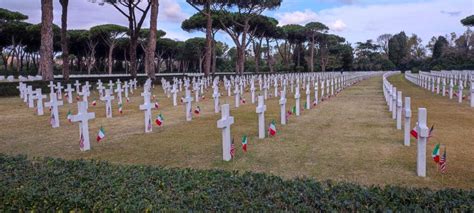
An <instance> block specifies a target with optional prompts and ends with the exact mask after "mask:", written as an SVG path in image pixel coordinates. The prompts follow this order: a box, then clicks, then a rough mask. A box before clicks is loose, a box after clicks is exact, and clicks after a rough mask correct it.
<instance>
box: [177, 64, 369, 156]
mask: <svg viewBox="0 0 474 213" xmlns="http://www.w3.org/2000/svg"><path fill="white" fill-rule="evenodd" d="M376 74H377V73H371V74H367V73H366V74H363V75H358V76H355V77H352V78H349V79H351V82H350V84H353V83H355V82H357V81H360V80H363V79H366V78H368V77H371V76H373V75H376ZM224 80H225V78H224ZM224 85H226V84H224ZM214 88H217V86H216V81H214ZM226 89H227V88H226ZM235 90H236V91H237V90H238V89H237V88H236V89H235ZM306 90H307V91H308V90H309V86H307V89H306ZM299 91H300V89H299V85H297V86H296V91H295V99H296V100H297V102H298V99H299ZM214 94H216V95H215V96H216V97H217V98H218V90H217V89H214ZM236 94H239V93H238V92H236ZM186 97H187V98H186V99H192V98H191V97H190V96H189V94H187V95H186ZM185 102H186V103H189V102H190V101H189V102H188V100H185ZM264 102H265V97H264V96H262V95H259V96H258V104H257V107H256V113H257V116H258V138H259V139H263V138H265V111H266V109H267V107H266V105H265V103H264ZM279 103H280V105H281V106H282V107H281V109H282V110H281V118H282V120H281V122H282V124H285V123H286V111H285V105H286V90H285V89H283V90H281V92H280V102H279ZM187 109H188V107H187ZM186 111H187V110H186ZM215 111H216V112H217V111H218V110H216V109H215ZM220 111H221V113H222V117H221V119H219V120H218V121H217V128H220V129H222V158H223V160H224V161H230V160H231V159H232V156H231V153H230V150H231V143H232V140H231V138H232V136H231V130H230V127H231V125H232V124H233V123H234V117H232V116H230V105H229V104H223V105H221V110H220Z"/></svg>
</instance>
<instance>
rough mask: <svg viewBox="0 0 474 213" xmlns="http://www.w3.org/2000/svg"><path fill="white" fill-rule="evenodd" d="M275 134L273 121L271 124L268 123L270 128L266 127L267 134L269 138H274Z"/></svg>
mask: <svg viewBox="0 0 474 213" xmlns="http://www.w3.org/2000/svg"><path fill="white" fill-rule="evenodd" d="M276 133H277V130H276V125H275V121H274V120H272V122H271V123H270V127H268V134H269V135H270V136H275V135H276Z"/></svg>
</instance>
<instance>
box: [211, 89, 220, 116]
mask: <svg viewBox="0 0 474 213" xmlns="http://www.w3.org/2000/svg"><path fill="white" fill-rule="evenodd" d="M213 88H214V92H213V93H212V97H213V98H214V112H215V113H219V97H220V96H221V94H220V93H219V86H217V84H215V85H214V86H213Z"/></svg>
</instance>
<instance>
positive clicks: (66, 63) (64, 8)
mask: <svg viewBox="0 0 474 213" xmlns="http://www.w3.org/2000/svg"><path fill="white" fill-rule="evenodd" d="M59 3H61V7H62V13H61V50H62V52H63V55H62V59H63V78H64V80H69V48H68V37H67V11H68V9H67V6H68V3H69V0H59Z"/></svg>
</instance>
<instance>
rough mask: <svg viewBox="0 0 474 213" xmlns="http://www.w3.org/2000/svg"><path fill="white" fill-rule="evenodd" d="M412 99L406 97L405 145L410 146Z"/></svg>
mask: <svg viewBox="0 0 474 213" xmlns="http://www.w3.org/2000/svg"><path fill="white" fill-rule="evenodd" d="M410 104H411V100H410V97H405V132H404V145H405V146H410V131H411V126H410V122H411V105H410Z"/></svg>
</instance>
